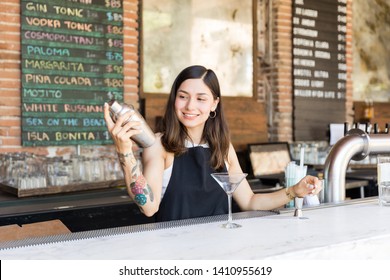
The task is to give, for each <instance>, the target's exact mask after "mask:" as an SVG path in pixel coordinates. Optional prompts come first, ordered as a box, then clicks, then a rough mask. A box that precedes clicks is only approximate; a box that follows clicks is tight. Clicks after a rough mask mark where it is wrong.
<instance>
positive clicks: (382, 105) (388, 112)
mask: <svg viewBox="0 0 390 280" xmlns="http://www.w3.org/2000/svg"><path fill="white" fill-rule="evenodd" d="M365 106H366V103H365V102H363V101H355V102H354V103H353V108H354V112H355V114H354V122H359V121H361V119H362V118H363V116H364V107H365ZM371 123H372V124H374V123H377V124H378V125H379V128H380V129H381V130H382V131H383V130H384V128H385V125H386V123H390V102H374V118H373V119H372V120H371Z"/></svg>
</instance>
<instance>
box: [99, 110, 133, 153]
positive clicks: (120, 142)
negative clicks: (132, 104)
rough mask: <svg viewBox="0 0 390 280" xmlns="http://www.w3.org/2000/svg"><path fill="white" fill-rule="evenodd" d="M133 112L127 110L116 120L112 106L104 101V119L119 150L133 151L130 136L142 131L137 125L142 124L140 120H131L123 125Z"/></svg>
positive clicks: (122, 151)
mask: <svg viewBox="0 0 390 280" xmlns="http://www.w3.org/2000/svg"><path fill="white" fill-rule="evenodd" d="M133 114H134V112H133V111H129V112H126V113H125V114H123V115H122V116H120V117H119V118H118V119H117V120H116V122H114V121H113V120H112V118H111V115H110V106H109V105H108V104H107V103H104V120H105V121H106V126H107V129H108V132H109V133H110V135H111V137H112V139H113V140H114V143H115V147H116V150H117V152H121V153H124V152H128V151H131V150H132V146H133V141H132V140H131V139H130V138H131V137H132V136H133V135H136V134H139V133H141V130H139V129H137V126H139V125H140V124H141V123H140V122H133V121H130V122H127V123H126V124H125V125H123V123H125V121H126V120H128V119H129V118H130V117H131V115H133Z"/></svg>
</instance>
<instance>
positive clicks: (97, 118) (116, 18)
mask: <svg viewBox="0 0 390 280" xmlns="http://www.w3.org/2000/svg"><path fill="white" fill-rule="evenodd" d="M21 45H22V57H21V68H22V144H23V146H49V145H79V144H88V145H92V144H108V143H112V140H111V138H110V136H109V134H108V132H107V129H106V126H105V122H104V119H103V104H104V102H105V101H107V100H110V99H112V98H116V99H117V100H120V101H121V100H123V8H122V1H121V0H51V1H47V0H32V1H26V0H22V1H21Z"/></svg>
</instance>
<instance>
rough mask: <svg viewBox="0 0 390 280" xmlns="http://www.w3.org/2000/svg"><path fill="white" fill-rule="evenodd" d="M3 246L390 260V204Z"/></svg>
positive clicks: (153, 255) (50, 251) (100, 254)
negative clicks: (232, 224)
mask: <svg viewBox="0 0 390 280" xmlns="http://www.w3.org/2000/svg"><path fill="white" fill-rule="evenodd" d="M304 216H305V217H307V218H308V219H297V218H295V217H292V214H291V213H284V214H280V215H274V216H266V217H258V218H249V219H242V220H236V222H237V223H239V224H241V225H242V227H241V228H237V229H223V228H221V227H220V226H219V225H220V224H221V222H213V223H208V224H197V225H189V226H182V227H175V228H166V229H158V230H151V231H141V232H134V233H124V234H120V235H111V236H102V237H93V238H89V239H80V240H71V241H61V242H55V243H49V244H41V245H33V246H28V247H17V248H10V249H3V250H0V259H2V260H7V259H19V260H27V259H55V260H60V259H85V260H89V259H90V260H98V259H111V260H119V259H138V260H141V259H143V260H148V259H166V260H172V259H183V260H185V259H196V260H202V259H205V260H211V259H284V260H286V259H295V260H299V259H333V260H334V259H343V260H345V259H351V260H357V259H390V207H380V206H378V205H377V201H376V200H370V201H368V202H367V201H366V202H364V203H359V204H350V205H343V206H337V207H329V208H317V209H310V210H309V209H307V210H304Z"/></svg>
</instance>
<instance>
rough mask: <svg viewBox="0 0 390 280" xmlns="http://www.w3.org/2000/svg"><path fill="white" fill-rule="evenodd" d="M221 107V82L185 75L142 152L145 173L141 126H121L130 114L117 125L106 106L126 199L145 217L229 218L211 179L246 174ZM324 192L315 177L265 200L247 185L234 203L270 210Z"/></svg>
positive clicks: (191, 72) (206, 75)
mask: <svg viewBox="0 0 390 280" xmlns="http://www.w3.org/2000/svg"><path fill="white" fill-rule="evenodd" d="M221 101H222V100H221V93H220V88H219V83H218V79H217V77H216V75H215V73H214V72H213V71H212V70H210V69H206V68H205V67H203V66H198V65H195V66H190V67H188V68H186V69H184V70H183V71H182V72H181V73H180V74H179V75H178V76H177V78H176V80H175V81H174V83H173V85H172V89H171V92H170V95H169V98H168V103H167V106H166V111H165V115H164V118H163V121H162V132H161V133H157V134H156V141H155V143H154V144H153V145H152V146H151V147H148V148H145V149H144V151H143V154H142V158H143V170H142V172H141V169H140V166H138V165H137V160H136V158H135V157H134V154H133V151H132V147H133V142H132V141H131V140H130V137H132V136H133V135H135V134H138V133H140V132H141V131H140V130H137V125H139V123H137V122H128V123H126V124H125V125H123V123H124V121H125V120H127V119H128V118H129V117H130V116H131V113H130V112H128V113H126V114H124V115H123V116H121V117H119V118H118V119H117V121H116V123H114V122H113V121H112V120H111V118H110V114H109V107H108V105H107V104H105V107H104V117H105V121H106V124H107V128H108V130H109V132H110V134H111V136H112V138H113V140H114V143H115V147H116V151H117V153H118V156H119V160H120V162H121V165H122V168H123V172H124V177H125V181H126V185H127V189H128V193H129V195H130V197H131V198H133V200H134V201H135V202H136V203H137V205H138V206H139V208H140V209H141V211H142V212H143V213H144V214H145V215H146V216H153V215H155V214H156V218H157V221H167V220H177V219H185V218H194V217H201V216H210V215H217V214H225V213H227V212H228V208H227V207H228V205H227V199H226V194H225V192H224V191H223V190H222V188H221V187H220V186H219V185H218V184H217V183H216V181H215V180H214V179H213V178H212V177H211V175H210V174H211V173H213V172H216V171H218V172H221V171H228V172H229V173H239V172H242V170H241V167H240V164H239V161H238V158H237V155H236V152H235V150H234V148H233V145H232V144H231V143H230V137H229V132H228V128H227V125H226V121H225V117H224V112H223V107H222V102H221ZM265 164H266V163H265ZM313 186H314V188H313ZM316 186H317V187H316ZM320 190H321V186H320V183H319V180H318V178H316V177H313V176H306V177H305V178H304V179H302V180H301V181H300V182H299V183H298V184H296V185H295V186H293V187H291V188H288V189H283V190H280V191H277V192H273V193H267V194H254V193H253V191H252V189H251V188H250V186H249V184H248V182H247V180H244V181H243V182H242V183H241V184H240V186H239V187H238V188H237V189H236V191H235V192H234V194H233V198H234V200H235V201H236V203H237V204H238V206H239V207H240V209H241V210H242V211H246V210H270V209H274V208H277V207H280V206H282V205H284V204H286V203H287V202H289V201H290V200H291V199H293V198H294V197H295V196H298V197H304V196H306V195H308V194H311V193H314V194H317V193H318V192H319V191H320Z"/></svg>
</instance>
